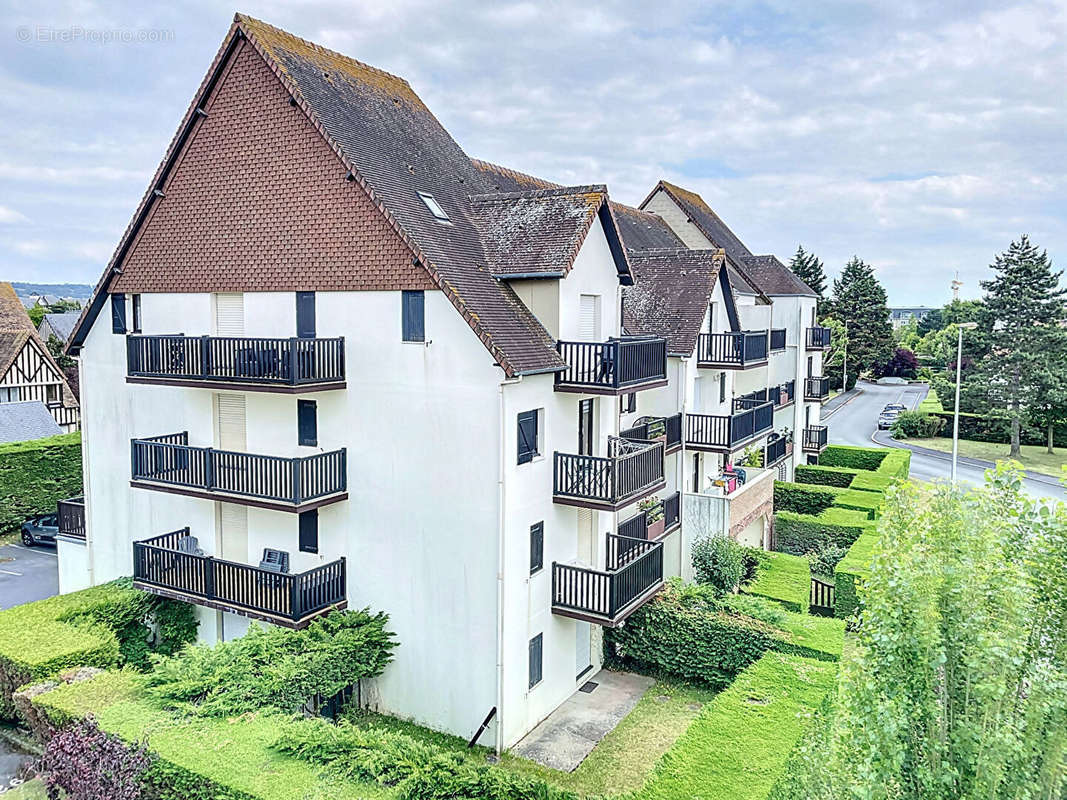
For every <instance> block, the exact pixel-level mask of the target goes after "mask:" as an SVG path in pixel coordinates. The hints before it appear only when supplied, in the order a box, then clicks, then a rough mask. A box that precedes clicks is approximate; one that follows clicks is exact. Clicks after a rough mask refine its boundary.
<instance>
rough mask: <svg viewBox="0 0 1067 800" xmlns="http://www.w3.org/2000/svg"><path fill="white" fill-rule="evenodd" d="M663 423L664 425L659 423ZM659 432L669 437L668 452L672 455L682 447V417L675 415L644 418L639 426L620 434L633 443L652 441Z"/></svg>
mask: <svg viewBox="0 0 1067 800" xmlns="http://www.w3.org/2000/svg"><path fill="white" fill-rule="evenodd" d="M661 422H662V423H663V424H662V425H660V424H658V423H661ZM657 431H662V432H663V435H665V436H666V437H667V439H666V444H667V452H668V453H670V452H672V451H674V450H675V449H677V448H679V447H681V446H682V415H681V413H678V414H675V415H673V416H670V417H642V418H641V419H640V421H639V422H638V424H636V425H634V426H633V427H632V428H627V429H626V430H624V431H621V432H620V433H619V436H621V437H622V438H623V439H630V440H631V441H641V442H645V441H651V440H652V439H654V438H655V434H656V432H657Z"/></svg>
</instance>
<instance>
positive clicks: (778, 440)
mask: <svg viewBox="0 0 1067 800" xmlns="http://www.w3.org/2000/svg"><path fill="white" fill-rule="evenodd" d="M792 454H793V444H792V442H788V441H786V438H785V437H784V436H777V437H775V438H773V439H772V438H770V437H768V438H767V446H766V447H765V448H764V449H763V466H765V467H773V466H774V465H775V464H777V463H778V462H779V461H781V460H782V459H784V458H785V457H786V456H790V455H792Z"/></svg>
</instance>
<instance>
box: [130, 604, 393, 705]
mask: <svg viewBox="0 0 1067 800" xmlns="http://www.w3.org/2000/svg"><path fill="white" fill-rule="evenodd" d="M387 622H388V617H387V616H386V615H385V614H382V613H379V614H373V615H372V614H370V613H369V612H368V611H366V610H364V611H340V612H334V613H331V614H328V615H326V616H325V617H320V618H318V619H316V620H314V621H313V622H312V623H311V624H310V625H309V626H308V627H307V628H305V629H304V630H301V631H294V630H288V629H285V628H274V627H272V628H269V629H267V630H263V629H262V628H259V627H253V628H252V629H250V630H249V632H248V634H247V635H245V636H242V637H241V638H240V639H236V640H234V641H231V642H220V643H219V644H216V645H215V646H214V647H208V646H206V645H198V646H195V647H187V648H185V649H184V650H182V651H181V652H180V653H178V654H177V655H174V656H170V657H159V656H155V657H153V662H154V669H153V670H152V671H151V672H150V673H148V674H147V675H146V676H145V677H144V686H145V688H146V691H147V694H148V696H149V697H151V698H153V699H155V700H156V701H158V702H160V703H161V704H162V705H163V706H164V707H166V708H171V709H175V710H180V711H184V712H191V713H195V714H202V715H206V716H227V715H232V714H241V713H244V712H248V711H258V710H262V709H277V710H279V711H283V712H287V713H296V712H298V711H299V710H300V709H301V707H302V706H303V705H304V704H305V703H306V702H307V701H308V700H310V699H311V698H313V697H315V696H316V695H321V696H323V697H332V696H333V695H335V694H337V693H338V692H339V691H341V690H342V689H344V688H346V687H348V686H351V685H352V684H354V683H356V682H357V681H358V680H360V679H362V678H373V677H376V676H378V675H380V674H381V673H382V671H383V670H384V669H385V667H386V665H387V664H388V663H389V662H390V661H391V660H392V650H393V648H394V647H396V641H395V639H394V636H393V634H392V633H391V632H389V631H387V630H386V628H385V626H386V623H387Z"/></svg>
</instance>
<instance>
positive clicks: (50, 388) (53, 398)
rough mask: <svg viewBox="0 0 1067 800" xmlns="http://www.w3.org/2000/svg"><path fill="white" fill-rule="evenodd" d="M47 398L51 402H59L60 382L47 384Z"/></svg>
mask: <svg viewBox="0 0 1067 800" xmlns="http://www.w3.org/2000/svg"><path fill="white" fill-rule="evenodd" d="M45 400H46V402H49V403H58V402H59V384H58V383H50V384H48V385H47V386H45Z"/></svg>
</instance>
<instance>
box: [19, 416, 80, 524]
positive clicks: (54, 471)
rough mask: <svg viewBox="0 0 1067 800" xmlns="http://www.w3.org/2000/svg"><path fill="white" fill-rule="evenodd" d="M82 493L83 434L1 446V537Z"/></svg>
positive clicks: (68, 434)
mask: <svg viewBox="0 0 1067 800" xmlns="http://www.w3.org/2000/svg"><path fill="white" fill-rule="evenodd" d="M81 493H82V445H81V434H80V433H65V434H62V435H60V436H50V437H48V438H47V439H36V440H34V441H30V442H11V443H10V444H0V534H3V533H12V532H14V531H17V530H18V529H19V526H20V525H21V524H22V523H23V522H24V521H25V520H26V518H27V517H32V516H33V515H34V514H45V513H48V512H50V511H55V510H56V503H57V502H58V501H59V500H66V499H67V498H68V497H74V496H76V495H80V494H81Z"/></svg>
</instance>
